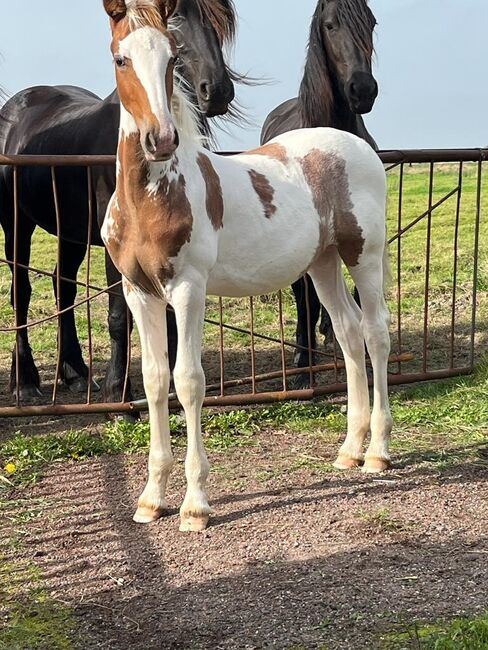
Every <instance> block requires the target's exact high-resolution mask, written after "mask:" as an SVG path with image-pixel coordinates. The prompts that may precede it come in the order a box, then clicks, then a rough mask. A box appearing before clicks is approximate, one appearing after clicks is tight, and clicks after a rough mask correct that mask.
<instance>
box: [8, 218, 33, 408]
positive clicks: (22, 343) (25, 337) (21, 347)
mask: <svg viewBox="0 0 488 650" xmlns="http://www.w3.org/2000/svg"><path fill="white" fill-rule="evenodd" d="M8 225H9V226H10V225H11V226H12V228H9V227H6V225H4V230H5V256H6V258H7V260H10V261H12V260H13V259H14V246H15V244H14V227H13V219H12V220H11V221H8ZM35 227H36V226H35V224H34V223H33V222H32V221H31V220H30V219H27V218H25V217H23V214H22V213H19V222H18V232H17V261H18V263H19V264H23V265H25V266H29V262H30V253H31V241H32V234H33V232H34V230H35ZM10 270H11V271H12V286H11V291H10V302H11V304H12V307H14V308H15V307H16V314H15V324H16V326H17V327H22V326H23V325H25V324H26V323H27V317H28V313H29V304H30V299H31V295H32V287H31V284H30V280H29V272H28V270H27V269H25V268H21V267H20V266H18V267H17V273H16V278H17V288H16V293H17V300H16V301H15V298H14V295H15V289H14V279H13V264H10ZM16 348H18V354H19V376H18V377H17V363H16ZM16 348H14V350H13V352H12V366H11V371H10V390H11V391H12V392H13V393H15V392H16V387H17V383H18V386H19V396H20V398H21V399H22V400H30V399H33V398H36V397H40V396H41V394H42V393H41V390H40V379H39V371H38V370H37V368H36V364H35V363H34V358H33V356H32V350H31V347H30V344H29V334H28V330H27V329H26V328H24V329H21V330H19V331H18V332H17V346H16Z"/></svg>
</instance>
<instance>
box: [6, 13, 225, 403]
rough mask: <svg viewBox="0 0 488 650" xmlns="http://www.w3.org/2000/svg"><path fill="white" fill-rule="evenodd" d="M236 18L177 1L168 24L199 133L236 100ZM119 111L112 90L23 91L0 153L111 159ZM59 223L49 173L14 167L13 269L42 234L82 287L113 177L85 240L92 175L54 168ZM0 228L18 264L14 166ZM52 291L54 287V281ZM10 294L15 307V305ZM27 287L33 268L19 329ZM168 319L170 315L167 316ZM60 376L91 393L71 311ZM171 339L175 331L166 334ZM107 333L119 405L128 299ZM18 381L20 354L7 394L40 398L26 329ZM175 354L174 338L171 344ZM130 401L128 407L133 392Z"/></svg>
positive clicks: (63, 303) (65, 288)
mask: <svg viewBox="0 0 488 650" xmlns="http://www.w3.org/2000/svg"><path fill="white" fill-rule="evenodd" d="M235 25H236V13H235V9H234V5H233V2H232V0H179V2H178V5H177V9H176V12H175V14H174V15H173V17H172V19H171V29H172V31H173V33H174V35H175V38H176V40H177V44H178V50H179V63H178V73H179V75H180V76H181V77H183V79H184V81H185V82H186V83H187V84H188V85H189V87H190V88H192V89H194V93H195V99H196V100H197V102H198V105H199V107H200V110H201V111H202V118H201V122H202V133H204V134H209V133H210V129H209V126H208V122H207V119H206V118H207V117H214V116H217V115H223V114H225V113H226V112H227V111H228V110H229V108H230V105H231V102H232V101H233V99H234V85H233V81H235V80H236V79H237V78H238V75H236V74H235V73H233V72H232V71H231V70H229V68H228V67H227V66H226V64H225V62H224V59H223V54H222V47H223V45H224V43H225V42H231V41H232V40H233V38H234V35H235ZM119 114H120V104H119V99H118V97H117V94H116V92H114V93H112V94H111V95H110V96H109V97H107V98H106V99H104V100H101V99H100V98H99V97H97V96H96V95H94V94H93V93H91V92H89V91H87V90H84V89H82V88H75V87H72V86H57V87H46V86H39V87H35V88H30V89H27V90H24V91H22V92H20V93H18V94H17V95H15V96H14V97H13V98H12V99H10V100H9V101H8V102H7V103H6V104H5V106H4V107H3V109H2V111H1V112H0V118H1V117H3V118H5V119H3V120H2V119H0V151H1V153H5V154H36V155H42V154H49V155H61V154H63V155H67V154H85V155H88V154H92V155H97V154H115V152H116V150H117V140H118V128H119ZM56 180H57V188H58V194H59V211H60V215H61V219H60V221H61V225H60V232H59V233H58V232H57V226H56V210H55V204H54V197H53V189H52V179H51V172H50V170H49V168H45V167H44V168H43V167H24V168H19V169H18V195H19V213H18V229H17V230H18V233H17V261H18V263H19V264H21V265H25V266H28V265H29V259H30V250H31V239H32V234H33V232H34V230H35V228H36V226H40V227H41V228H43V229H44V230H46V231H47V232H49V233H51V234H54V235H58V236H59V237H60V241H61V258H60V269H59V271H60V275H61V276H62V277H63V278H66V279H68V280H76V277H77V274H78V270H79V268H80V266H81V264H82V262H83V260H84V258H85V255H86V251H87V243H88V242H89V241H91V243H93V244H94V245H98V246H102V245H103V243H102V240H101V237H100V230H99V227H100V226H101V224H102V222H103V219H104V217H105V212H106V208H107V204H108V201H109V200H110V197H111V195H112V194H113V191H114V189H115V170H114V169H113V168H109V167H94V168H93V172H92V193H93V194H92V195H93V196H94V198H95V200H94V219H93V226H92V232H91V233H90V234H88V229H89V228H88V226H89V213H88V201H87V175H86V170H85V169H83V168H73V167H71V168H69V167H64V168H63V167H61V168H58V170H57V173H56ZM0 223H1V225H2V227H3V229H4V232H5V250H6V257H7V259H8V260H10V261H12V260H13V259H14V242H15V234H14V204H13V168H12V167H3V168H2V169H0ZM106 271H107V279H108V284H109V286H111V285H113V284H115V283H117V282H118V280H120V275H119V273H118V271H117V270H116V269H115V267H114V265H113V264H112V261H111V259H110V257H109V256H108V254H106ZM53 285H54V291H55V293H56V292H57V282H56V280H55V279H54V280H53ZM13 293H14V291H13V286H12V297H11V300H12V304H13V302H14V300H13ZM30 297H31V285H30V282H29V275H28V272H27V270H25V269H24V268H22V267H21V266H19V267H18V269H17V312H16V324H17V326H22V325H24V324H25V323H26V322H27V315H28V308H29V302H30ZM75 297H76V284H75V283H73V282H63V281H62V282H61V284H60V295H59V303H60V307H61V309H62V310H65V309H67V308H69V307H71V306H72V305H73V304H74V301H75ZM169 317H170V316H169ZM60 326H61V327H60V332H61V333H60V341H59V345H60V349H61V378H62V380H63V381H64V382H65V383H66V384H68V385H69V386H70V387H71V389H73V390H76V391H85V390H86V388H87V378H88V368H87V366H86V364H85V362H84V360H83V358H82V353H81V347H80V344H79V341H78V336H77V332H76V325H75V318H74V313H73V310H71V311H67V312H66V313H64V314H63V315H62V316H61V322H60ZM170 331H171V332H172V335H173V337H174V338H175V337H176V327H175V326H170ZM109 333H110V338H111V359H110V362H109V365H108V368H107V372H106V376H105V381H104V399H105V401H107V402H117V401H120V400H121V399H122V397H123V389H124V380H125V372H126V364H127V343H128V323H127V308H126V304H125V300H124V298H123V295H122V291H121V289H120V290H115V291H112V292H111V293H110V297H109ZM17 343H18V349H19V376H18V377H17V374H16V362H15V351H14V355H13V359H12V369H11V381H10V384H11V386H10V388H11V390H12V391H13V390H15V386H16V383H17V382H19V392H20V397H21V399H23V400H26V399H29V398H32V397H36V396H39V395H40V394H41V393H40V380H39V373H38V370H37V368H36V365H35V363H34V359H33V355H32V351H31V348H30V345H29V340H28V333H27V329H23V330H20V331H19V333H18V335H17ZM170 347H171V348H172V349H173V350H176V338H175V341H174V342H173V343H172V345H171V346H170ZM124 397H125V398H128V399H131V398H132V396H131V391H130V385H129V386H128V391H127V394H126V395H125V396H124Z"/></svg>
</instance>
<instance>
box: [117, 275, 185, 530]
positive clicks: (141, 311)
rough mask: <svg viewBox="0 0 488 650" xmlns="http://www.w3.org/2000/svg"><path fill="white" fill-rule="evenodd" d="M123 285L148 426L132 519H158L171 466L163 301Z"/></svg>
mask: <svg viewBox="0 0 488 650" xmlns="http://www.w3.org/2000/svg"><path fill="white" fill-rule="evenodd" d="M123 285H124V294H125V298H126V300H127V304H128V305H129V308H130V310H131V312H132V315H133V317H134V320H135V321H136V324H137V329H138V330H139V336H140V339H141V349H142V374H143V377H144V390H145V392H146V398H147V401H148V405H149V422H150V428H151V439H150V447H149V462H148V470H149V475H148V480H147V484H146V487H145V488H144V490H143V492H142V494H141V496H140V497H139V501H138V506H137V510H136V513H135V515H134V521H135V522H137V523H139V524H148V523H151V522H152V521H156V520H157V519H159V518H160V517H161V516H162V515H163V514H164V511H165V510H167V507H168V506H167V503H166V485H167V482H168V478H169V475H170V473H171V469H172V467H173V454H172V452H171V437H170V430H169V411H168V392H169V366H168V349H167V340H166V339H167V333H166V318H165V311H166V302H164V301H163V300H161V299H159V298H155V297H154V296H150V295H148V294H146V293H143V292H142V291H140V290H139V289H136V288H134V287H132V285H131V284H130V283H129V282H127V281H126V280H125V279H124V282H123Z"/></svg>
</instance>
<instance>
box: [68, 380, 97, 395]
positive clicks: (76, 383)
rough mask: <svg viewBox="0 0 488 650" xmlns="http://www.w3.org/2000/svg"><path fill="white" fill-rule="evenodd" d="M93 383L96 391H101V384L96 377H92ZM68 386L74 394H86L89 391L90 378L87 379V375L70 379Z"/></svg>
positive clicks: (93, 389) (93, 388)
mask: <svg viewBox="0 0 488 650" xmlns="http://www.w3.org/2000/svg"><path fill="white" fill-rule="evenodd" d="M91 385H92V391H93V392H94V393H98V392H99V391H100V386H99V385H98V384H97V382H96V381H95V380H94V379H92V383H91ZM67 386H68V388H69V390H70V392H71V393H73V395H84V394H86V393H87V392H88V380H87V379H85V377H78V378H77V379H74V380H72V381H70V382H69V383H68V384H67Z"/></svg>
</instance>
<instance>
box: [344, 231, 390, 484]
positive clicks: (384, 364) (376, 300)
mask: <svg viewBox="0 0 488 650" xmlns="http://www.w3.org/2000/svg"><path fill="white" fill-rule="evenodd" d="M378 243H379V242H378ZM382 257H383V253H382V251H379V250H376V254H374V255H373V254H372V253H370V254H369V259H366V256H365V255H364V254H363V257H362V258H361V263H360V264H359V265H358V266H356V267H354V268H351V269H350V272H351V275H352V277H353V279H354V282H355V283H356V287H357V288H358V291H359V296H360V298H361V309H362V312H363V321H362V329H363V333H364V337H365V339H366V345H367V346H368V353H369V356H370V358H371V363H372V366H373V376H374V398H373V412H372V415H371V442H370V445H369V448H368V450H367V452H366V457H365V463H364V471H365V472H368V473H376V472H381V471H384V470H385V469H388V467H389V466H390V451H389V445H390V436H391V430H392V427H393V420H392V417H391V412H390V403H389V398H388V357H389V355H390V333H389V325H390V314H389V312H388V307H387V306H386V302H385V297H384V292H383V260H382Z"/></svg>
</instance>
